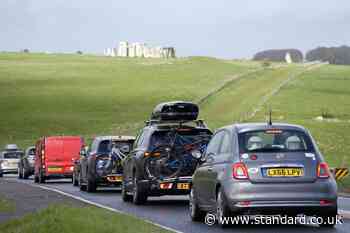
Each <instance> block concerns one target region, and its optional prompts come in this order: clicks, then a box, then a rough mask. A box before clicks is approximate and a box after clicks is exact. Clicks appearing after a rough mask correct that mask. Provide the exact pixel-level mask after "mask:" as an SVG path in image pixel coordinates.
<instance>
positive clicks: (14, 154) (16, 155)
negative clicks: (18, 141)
mask: <svg viewBox="0 0 350 233" xmlns="http://www.w3.org/2000/svg"><path fill="white" fill-rule="evenodd" d="M21 155H23V153H22V152H5V153H4V155H3V157H4V159H19V158H21Z"/></svg>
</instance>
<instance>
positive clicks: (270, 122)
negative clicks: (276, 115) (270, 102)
mask: <svg viewBox="0 0 350 233" xmlns="http://www.w3.org/2000/svg"><path fill="white" fill-rule="evenodd" d="M268 125H272V109H271V107H270V109H269V122H268Z"/></svg>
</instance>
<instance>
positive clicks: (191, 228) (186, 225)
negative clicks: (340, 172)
mask: <svg viewBox="0 0 350 233" xmlns="http://www.w3.org/2000/svg"><path fill="white" fill-rule="evenodd" d="M7 179H11V180H13V179H16V178H15V177H10V178H7ZM18 181H19V182H24V183H27V184H31V185H33V181H32V180H18ZM35 185H36V184H35ZM43 186H45V187H50V188H54V189H57V190H60V191H62V192H65V193H68V194H71V195H74V196H76V197H80V198H83V199H86V200H88V201H92V202H96V203H98V204H102V205H105V206H108V207H111V208H113V209H116V210H120V211H123V212H125V213H129V214H132V215H135V216H137V217H140V218H143V219H147V220H150V221H152V222H155V223H158V224H160V225H163V226H166V227H170V228H173V229H176V230H177V231H180V232H186V233H187V232H188V233H198V232H201V233H207V232H217V233H220V232H237V233H238V232H240V233H242V232H244V233H254V232H259V233H265V232H266V233H272V232H282V231H283V232H285V233H289V232H290V233H295V232H298V231H302V232H303V233H308V232H316V231H317V232H319V231H320V232H327V233H328V232H329V233H330V232H337V233H345V232H349V228H350V220H344V223H343V224H341V225H337V226H336V228H334V229H320V228H318V226H316V225H315V226H312V225H273V226H271V225H270V226H268V225H259V226H254V225H245V226H233V227H231V228H229V229H221V228H219V227H218V226H207V225H205V224H204V223H193V222H192V221H191V220H190V218H189V216H188V199H187V197H186V196H173V197H171V196H169V197H168V196H165V197H157V198H155V197H152V198H149V201H148V203H147V204H146V205H144V206H135V205H133V204H131V203H125V202H123V201H122V200H121V197H120V190H117V189H107V188H105V189H99V190H98V191H97V192H96V193H86V192H82V191H80V190H79V188H77V187H73V186H72V184H71V183H70V182H69V181H68V180H61V181H48V183H47V184H44V185H43ZM339 207H340V208H341V209H346V210H350V199H345V198H339Z"/></svg>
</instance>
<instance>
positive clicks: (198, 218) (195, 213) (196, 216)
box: [189, 189, 205, 222]
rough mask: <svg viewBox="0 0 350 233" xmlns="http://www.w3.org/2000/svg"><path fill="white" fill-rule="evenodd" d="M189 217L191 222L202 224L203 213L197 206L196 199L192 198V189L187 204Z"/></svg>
mask: <svg viewBox="0 0 350 233" xmlns="http://www.w3.org/2000/svg"><path fill="white" fill-rule="evenodd" d="M189 209H190V216H191V219H192V221H193V222H202V221H203V219H204V217H205V212H204V211H202V210H201V209H200V208H199V206H198V204H197V203H196V199H195V197H194V193H193V189H191V193H190V202H189Z"/></svg>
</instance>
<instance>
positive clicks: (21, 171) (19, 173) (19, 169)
mask: <svg viewBox="0 0 350 233" xmlns="http://www.w3.org/2000/svg"><path fill="white" fill-rule="evenodd" d="M22 178H23V169H22V166H18V179H22Z"/></svg>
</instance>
